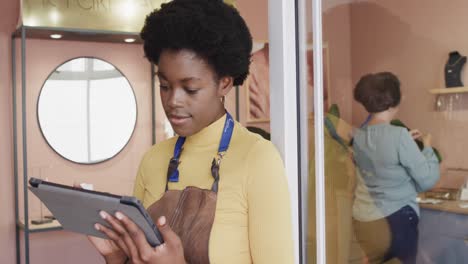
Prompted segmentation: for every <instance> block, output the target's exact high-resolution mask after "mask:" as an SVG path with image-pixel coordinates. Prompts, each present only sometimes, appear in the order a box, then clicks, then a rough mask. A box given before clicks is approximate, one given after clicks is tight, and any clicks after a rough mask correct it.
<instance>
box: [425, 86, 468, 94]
mask: <svg viewBox="0 0 468 264" xmlns="http://www.w3.org/2000/svg"><path fill="white" fill-rule="evenodd" d="M429 92H430V93H431V94H454V93H468V87H451V88H442V89H432V90H429Z"/></svg>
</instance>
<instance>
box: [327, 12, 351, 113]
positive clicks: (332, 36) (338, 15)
mask: <svg viewBox="0 0 468 264" xmlns="http://www.w3.org/2000/svg"><path fill="white" fill-rule="evenodd" d="M322 16H323V41H324V42H325V43H326V45H327V46H328V49H329V51H328V52H329V64H330V69H329V75H330V80H329V83H330V95H329V97H330V99H331V103H336V104H338V106H339V107H340V112H341V116H342V118H343V119H344V120H345V121H347V122H351V119H352V118H351V116H352V101H351V100H350V98H351V97H352V94H351V91H350V89H349V87H350V86H351V85H352V75H351V65H352V63H351V26H350V21H351V12H350V5H349V4H337V5H331V4H330V7H329V8H327V9H324V12H323V14H322Z"/></svg>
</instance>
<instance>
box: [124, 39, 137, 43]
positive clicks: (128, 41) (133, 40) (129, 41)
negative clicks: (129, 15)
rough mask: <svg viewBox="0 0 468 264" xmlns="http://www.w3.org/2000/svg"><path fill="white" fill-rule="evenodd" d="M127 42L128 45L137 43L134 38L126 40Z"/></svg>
mask: <svg viewBox="0 0 468 264" xmlns="http://www.w3.org/2000/svg"><path fill="white" fill-rule="evenodd" d="M125 42H127V43H133V42H135V39H134V38H126V39H125Z"/></svg>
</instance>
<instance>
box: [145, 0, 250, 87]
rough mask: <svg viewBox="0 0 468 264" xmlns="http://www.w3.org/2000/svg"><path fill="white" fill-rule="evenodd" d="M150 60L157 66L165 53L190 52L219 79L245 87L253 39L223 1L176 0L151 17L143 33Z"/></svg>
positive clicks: (238, 16)
mask: <svg viewBox="0 0 468 264" xmlns="http://www.w3.org/2000/svg"><path fill="white" fill-rule="evenodd" d="M140 36H141V38H142V39H143V41H144V51H145V55H146V57H147V58H148V59H149V60H150V61H151V62H153V63H155V64H156V65H157V64H158V62H159V57H160V55H161V52H162V51H164V50H175V51H178V50H190V51H193V52H194V53H195V54H197V56H198V57H200V58H201V59H203V60H205V61H206V62H207V63H208V64H209V65H210V66H211V67H212V69H213V70H214V71H215V73H216V75H217V76H216V77H217V78H220V77H224V76H229V77H233V79H234V81H233V84H234V85H241V84H242V83H243V82H244V80H245V79H246V78H247V75H248V74H249V65H250V54H251V51H252V36H251V35H250V32H249V29H248V27H247V25H246V23H245V21H244V19H243V18H242V17H241V16H240V14H239V12H238V11H237V10H236V9H235V8H234V7H232V6H230V5H228V4H226V3H224V2H223V1H221V0H173V1H171V2H169V3H166V4H162V5H161V8H160V9H156V10H155V11H153V12H152V13H150V14H149V15H148V16H147V17H146V20H145V25H144V27H143V29H142V31H141V33H140Z"/></svg>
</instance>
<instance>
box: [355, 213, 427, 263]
mask: <svg viewBox="0 0 468 264" xmlns="http://www.w3.org/2000/svg"><path fill="white" fill-rule="evenodd" d="M418 223H419V218H418V215H417V214H416V212H415V211H414V209H413V208H412V207H411V206H409V205H407V206H404V207H402V208H401V209H400V210H398V211H396V212H395V213H393V214H391V215H389V216H387V217H385V218H383V219H378V220H375V221H370V222H360V221H356V220H354V229H355V233H356V238H357V240H358V242H359V244H360V245H361V247H362V249H363V251H364V253H365V254H366V256H367V258H368V260H369V263H384V262H386V261H389V260H391V259H395V258H396V259H398V260H399V261H400V262H401V263H404V264H414V263H416V254H417V249H418Z"/></svg>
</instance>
